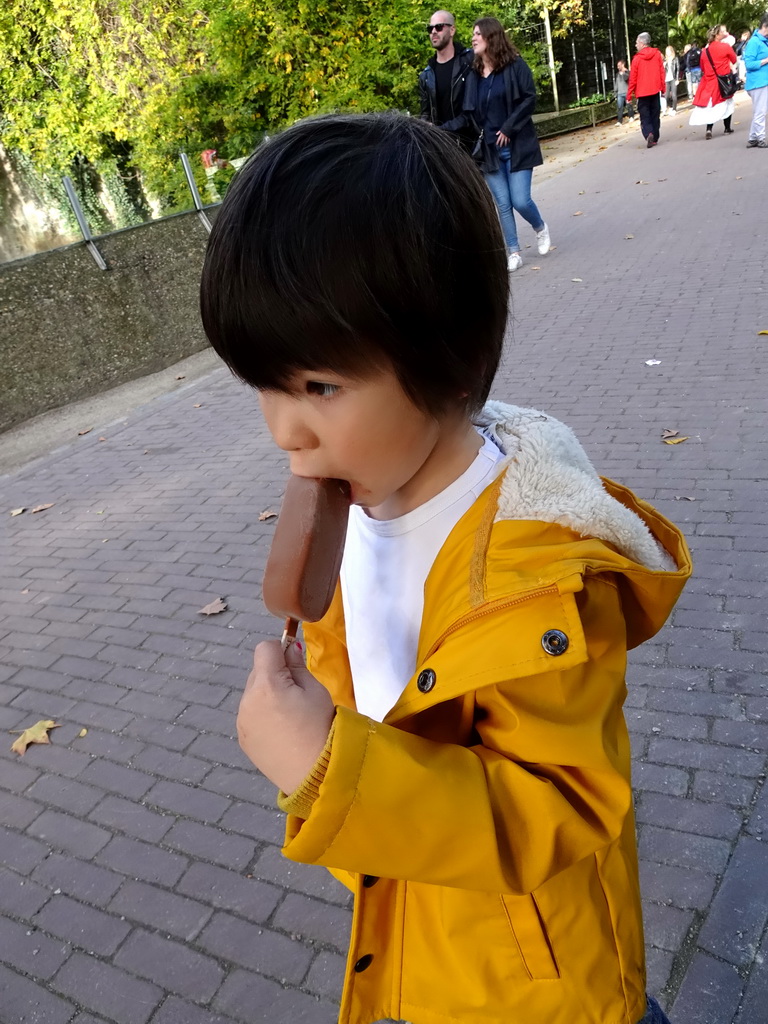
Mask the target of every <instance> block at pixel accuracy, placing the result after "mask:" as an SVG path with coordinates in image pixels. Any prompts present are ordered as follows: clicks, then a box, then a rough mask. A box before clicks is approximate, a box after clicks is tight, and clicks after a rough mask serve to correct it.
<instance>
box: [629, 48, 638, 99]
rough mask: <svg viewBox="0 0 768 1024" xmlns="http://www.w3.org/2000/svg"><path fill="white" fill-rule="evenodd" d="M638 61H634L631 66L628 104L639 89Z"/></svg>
mask: <svg viewBox="0 0 768 1024" xmlns="http://www.w3.org/2000/svg"><path fill="white" fill-rule="evenodd" d="M637 67H638V62H637V60H636V59H635V60H633V61H632V63H631V64H630V65H629V85H628V86H627V102H629V101H630V100H631V99H632V97H633V96H634V94H635V89H636V88H637Z"/></svg>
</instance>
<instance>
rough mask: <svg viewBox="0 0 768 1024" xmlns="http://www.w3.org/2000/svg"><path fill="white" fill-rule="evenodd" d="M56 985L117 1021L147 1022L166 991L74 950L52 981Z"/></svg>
mask: <svg viewBox="0 0 768 1024" xmlns="http://www.w3.org/2000/svg"><path fill="white" fill-rule="evenodd" d="M52 984H53V987H54V988H55V989H56V990H57V991H59V992H61V993H63V994H64V995H66V996H70V997H71V998H72V999H74V1000H76V1001H77V1002H78V1003H80V1004H82V1005H83V1006H86V1007H87V1008H88V1009H89V1010H93V1011H94V1012H95V1013H101V1014H103V1015H104V1016H105V1017H108V1018H109V1019H110V1020H114V1021H116V1024H147V1022H148V1021H149V1019H150V1017H151V1016H152V1012H153V1010H154V1009H155V1007H156V1006H157V1005H158V1004H159V1003H160V1001H161V999H162V996H163V993H162V990H161V989H159V988H158V987H157V986H156V985H151V984H149V982H146V981H141V980H139V979H138V978H134V977H133V976H132V975H130V974H126V973H125V971H121V970H118V969H117V968H116V967H112V966H111V965H110V964H106V963H104V962H102V961H101V960H97V959H96V958H95V957H89V956H86V955H85V954H83V953H74V954H73V955H72V956H71V957H70V959H69V960H68V961H67V963H66V964H65V965H64V966H63V967H62V969H61V970H60V971H59V973H58V974H57V975H56V977H55V979H54V980H53V982H52Z"/></svg>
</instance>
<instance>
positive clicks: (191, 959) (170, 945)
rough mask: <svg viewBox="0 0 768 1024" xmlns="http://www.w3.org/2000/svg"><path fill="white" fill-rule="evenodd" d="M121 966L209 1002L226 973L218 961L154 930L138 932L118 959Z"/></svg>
mask: <svg viewBox="0 0 768 1024" xmlns="http://www.w3.org/2000/svg"><path fill="white" fill-rule="evenodd" d="M114 963H115V965H116V966H117V967H122V968H123V969H124V970H126V971H129V972H135V973H136V974H138V975H140V976H141V977H142V978H146V979H147V980H149V981H153V982H155V984H157V985H159V986H160V987H161V988H162V989H163V990H164V991H166V992H176V993H180V994H183V995H185V996H187V997H188V998H189V999H194V1000H196V1001H198V1002H208V1000H209V999H210V998H211V997H212V996H213V995H214V993H215V992H216V991H217V989H218V988H219V986H220V984H221V982H222V980H223V978H224V972H223V970H222V969H221V967H220V966H219V965H218V964H217V963H216V961H215V960H213V959H211V958H210V957H207V956H203V955H202V954H201V953H197V952H195V950H193V949H190V948H189V947H188V946H185V945H182V944H181V943H178V942H170V941H169V940H168V939H164V938H162V936H160V935H153V934H152V933H151V932H145V931H140V930H137V931H134V932H133V934H132V935H131V937H130V938H129V939H128V941H127V942H126V943H125V944H124V945H123V947H122V949H121V950H120V951H119V953H118V954H117V956H116V957H115V959H114Z"/></svg>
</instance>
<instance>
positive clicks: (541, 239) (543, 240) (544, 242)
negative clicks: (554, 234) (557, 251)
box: [536, 224, 552, 256]
mask: <svg viewBox="0 0 768 1024" xmlns="http://www.w3.org/2000/svg"><path fill="white" fill-rule="evenodd" d="M536 245H537V248H538V250H539V256H545V255H546V254H547V253H548V252H549V250H550V249H551V248H552V239H551V238H550V237H549V228H548V227H547V225H546V224H545V225H544V227H543V228H542V229H541V231H537V232H536Z"/></svg>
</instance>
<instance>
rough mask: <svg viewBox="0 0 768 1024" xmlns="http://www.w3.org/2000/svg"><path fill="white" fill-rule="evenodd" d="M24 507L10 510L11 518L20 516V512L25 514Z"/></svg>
mask: <svg viewBox="0 0 768 1024" xmlns="http://www.w3.org/2000/svg"><path fill="white" fill-rule="evenodd" d="M26 511H27V509H26V506H25V507H24V508H13V509H11V515H12V516H20V515H21V513H22V512H26Z"/></svg>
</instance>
